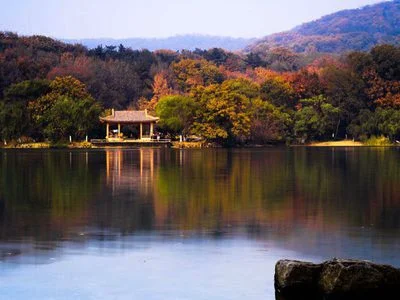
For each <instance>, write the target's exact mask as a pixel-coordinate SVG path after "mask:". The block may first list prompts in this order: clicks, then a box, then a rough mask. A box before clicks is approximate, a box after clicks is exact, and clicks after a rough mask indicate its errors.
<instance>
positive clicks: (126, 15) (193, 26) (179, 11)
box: [0, 0, 382, 39]
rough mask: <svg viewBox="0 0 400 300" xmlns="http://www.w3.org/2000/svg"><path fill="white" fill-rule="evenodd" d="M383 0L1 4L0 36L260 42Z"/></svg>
mask: <svg viewBox="0 0 400 300" xmlns="http://www.w3.org/2000/svg"><path fill="white" fill-rule="evenodd" d="M379 2H382V0H0V7H1V8H2V9H1V10H0V31H13V32H16V33H18V34H23V35H32V34H40V35H47V36H51V37H55V38H71V39H81V38H128V37H168V36H174V35H182V34H206V35H218V36H232V37H262V36H265V35H268V34H271V33H276V32H281V31H285V30H289V29H291V28H293V27H295V26H297V25H300V24H302V23H305V22H308V21H312V20H314V19H317V18H320V17H321V16H323V15H326V14H330V13H333V12H336V11H339V10H342V9H351V8H358V7H361V6H365V5H369V4H375V3H379Z"/></svg>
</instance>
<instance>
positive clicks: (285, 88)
mask: <svg viewBox="0 0 400 300" xmlns="http://www.w3.org/2000/svg"><path fill="white" fill-rule="evenodd" d="M260 93H261V99H263V100H265V101H269V102H270V103H272V104H274V105H275V106H284V107H291V108H293V107H294V106H295V104H296V103H295V101H294V91H293V89H292V87H291V86H290V84H289V83H288V82H287V81H285V80H283V78H282V77H275V78H271V79H267V80H266V81H264V82H263V83H262V84H261V87H260Z"/></svg>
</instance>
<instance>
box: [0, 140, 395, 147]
mask: <svg viewBox="0 0 400 300" xmlns="http://www.w3.org/2000/svg"><path fill="white" fill-rule="evenodd" d="M171 144H172V145H171V148H172V149H209V148H224V147H223V146H221V145H218V144H215V143H212V142H206V141H202V142H172V143H171ZM114 147H119V148H124V147H129V145H126V146H121V145H115V146H113V145H111V146H110V145H108V146H97V145H94V144H92V143H90V142H73V143H71V144H69V143H54V144H52V143H49V142H37V143H20V144H11V145H6V146H4V145H2V146H0V149H105V148H114ZM271 147H288V148H290V147H305V148H324V147H325V148H345V147H348V148H377V147H381V148H397V147H400V145H397V144H387V145H369V144H365V143H362V142H356V141H354V142H353V141H350V140H343V141H328V142H312V143H309V144H292V145H285V144H282V145H277V144H266V145H259V144H252V145H238V146H232V147H225V148H271Z"/></svg>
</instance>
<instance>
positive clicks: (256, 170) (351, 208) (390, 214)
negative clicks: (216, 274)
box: [155, 149, 400, 228]
mask: <svg viewBox="0 0 400 300" xmlns="http://www.w3.org/2000/svg"><path fill="white" fill-rule="evenodd" d="M397 160H398V152H397V151H394V150H391V149H386V150H382V149H381V150H379V149H357V150H355V149H353V150H349V149H336V150H333V149H296V150H289V149H284V150H283V149H279V150H268V151H262V150H260V151H258V150H249V151H248V150H232V151H224V150H217V151H213V150H209V151H186V152H185V151H183V152H182V151H181V152H169V153H168V154H166V157H165V161H163V163H162V164H161V165H160V167H159V170H158V172H157V174H158V175H159V176H158V181H157V183H156V185H155V197H156V200H155V203H156V204H155V205H156V207H163V209H160V208H159V209H158V211H163V214H162V215H159V216H158V219H157V221H158V222H160V221H161V222H163V223H165V222H166V223H172V224H179V225H180V226H181V227H182V228H201V227H208V228H216V227H219V226H220V225H221V224H225V225H226V224H231V225H232V224H242V225H243V224H244V223H245V224H248V225H251V226H252V228H255V227H257V226H260V224H266V223H268V225H273V224H275V225H277V226H279V224H281V225H285V224H286V225H290V224H292V225H293V224H295V223H299V222H300V223H302V225H305V226H312V227H322V226H328V227H339V226H342V225H344V224H347V225H356V226H358V225H360V226H364V225H370V224H376V225H379V226H389V227H399V226H400V224H399V221H396V220H398V218H396V216H398V214H399V209H400V194H399V190H400V185H399V183H400V166H399V164H398V163H397ZM177 166H179V167H177ZM160 218H161V219H162V220H160ZM388 222H390V223H389V224H388ZM393 222H395V223H393Z"/></svg>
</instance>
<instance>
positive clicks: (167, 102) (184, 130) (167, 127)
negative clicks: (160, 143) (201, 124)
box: [156, 95, 198, 136]
mask: <svg viewBox="0 0 400 300" xmlns="http://www.w3.org/2000/svg"><path fill="white" fill-rule="evenodd" d="M197 108H198V105H197V103H196V102H195V101H194V100H193V99H192V98H190V97H186V96H180V95H171V96H165V97H162V98H161V99H160V100H159V101H158V104H157V106H156V114H157V115H158V116H159V117H160V122H159V123H158V126H160V128H161V129H163V130H164V131H166V132H169V133H171V134H182V135H183V136H186V135H187V134H189V132H190V128H191V126H192V125H193V122H194V117H195V113H196V110H197Z"/></svg>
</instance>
